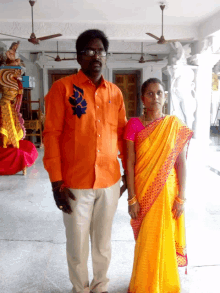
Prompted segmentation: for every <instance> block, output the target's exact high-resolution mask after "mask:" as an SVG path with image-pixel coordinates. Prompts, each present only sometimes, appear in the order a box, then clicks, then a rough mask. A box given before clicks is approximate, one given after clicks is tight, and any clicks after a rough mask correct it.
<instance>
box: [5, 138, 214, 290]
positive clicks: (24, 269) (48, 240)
mask: <svg viewBox="0 0 220 293" xmlns="http://www.w3.org/2000/svg"><path fill="white" fill-rule="evenodd" d="M197 149H198V146H196V143H194V142H192V143H191V145H190V150H189V155H188V184H187V197H188V199H187V203H186V229H187V230H186V231H187V246H188V258H189V267H188V275H185V273H184V269H180V276H181V283H182V293H186V292H187V293H218V292H220V253H219V247H220V233H219V232H220V194H219V192H220V191H219V182H220V180H219V179H220V177H219V175H218V173H217V171H219V172H220V152H218V151H217V148H215V149H213V148H212V149H211V150H210V151H209V153H208V155H209V156H208V159H207V164H206V165H208V166H210V167H211V168H212V169H213V170H214V171H213V170H210V168H207V167H206V168H205V167H204V162H203V161H202V157H203V156H202V155H200V154H199V153H198V151H197ZM42 155H43V150H42V149H40V150H39V158H38V160H37V162H36V164H35V165H34V166H32V167H31V168H29V169H28V172H27V176H23V175H22V174H21V173H20V174H17V175H14V176H1V177H0V292H1V293H58V292H62V293H68V292H69V291H70V290H71V283H70V281H69V279H68V270H67V263H66V255H65V233H64V226H63V222H62V214H61V212H60V211H59V210H58V209H57V208H56V206H55V204H54V201H53V197H52V192H51V185H50V182H49V180H48V175H47V173H46V171H45V170H44V168H43V165H42ZM215 170H217V171H215ZM126 198H127V195H126V194H124V196H123V197H122V198H121V199H120V201H119V206H118V210H117V214H116V216H115V220H114V226H113V234H112V262H111V266H110V269H109V277H110V279H111V283H110V288H109V293H126V290H127V287H128V283H129V279H130V274H131V270H132V262H133V249H134V240H133V234H132V231H131V228H130V225H129V216H128V214H127V200H126ZM89 272H90V277H91V276H92V268H91V259H89ZM161 293H163V292H161Z"/></svg>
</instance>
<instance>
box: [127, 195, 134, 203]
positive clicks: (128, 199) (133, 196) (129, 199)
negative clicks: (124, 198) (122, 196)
mask: <svg viewBox="0 0 220 293" xmlns="http://www.w3.org/2000/svg"><path fill="white" fill-rule="evenodd" d="M135 197H136V194H134V196H133V197H132V198H131V199H129V198H128V202H129V201H131V200H132V199H133V198H135Z"/></svg>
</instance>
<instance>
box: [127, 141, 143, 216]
mask: <svg viewBox="0 0 220 293" xmlns="http://www.w3.org/2000/svg"><path fill="white" fill-rule="evenodd" d="M126 149H127V170H126V172H127V187H128V199H132V198H133V197H134V196H135V188H134V167H135V161H136V155H135V149H134V142H133V141H129V140H126ZM139 211H140V206H139V203H138V202H136V203H135V204H133V205H131V206H129V207H128V212H129V215H130V216H131V218H132V219H136V218H137V216H138V213H139Z"/></svg>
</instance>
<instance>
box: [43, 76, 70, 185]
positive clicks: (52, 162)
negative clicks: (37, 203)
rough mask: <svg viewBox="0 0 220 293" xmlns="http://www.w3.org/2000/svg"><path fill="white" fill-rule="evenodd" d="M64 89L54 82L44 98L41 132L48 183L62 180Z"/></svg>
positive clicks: (59, 83)
mask: <svg viewBox="0 0 220 293" xmlns="http://www.w3.org/2000/svg"><path fill="white" fill-rule="evenodd" d="M65 91H66V90H65V87H64V85H63V84H62V83H61V82H60V81H57V82H55V83H54V84H53V85H52V87H51V89H50V91H49V93H48V94H47V95H46V97H45V108H46V119H45V126H44V132H43V142H44V158H43V162H44V167H45V169H46V170H47V172H48V173H49V177H50V181H51V182H55V181H60V180H62V169H61V155H60V136H61V134H62V132H63V125H64V117H65V99H64V98H65Z"/></svg>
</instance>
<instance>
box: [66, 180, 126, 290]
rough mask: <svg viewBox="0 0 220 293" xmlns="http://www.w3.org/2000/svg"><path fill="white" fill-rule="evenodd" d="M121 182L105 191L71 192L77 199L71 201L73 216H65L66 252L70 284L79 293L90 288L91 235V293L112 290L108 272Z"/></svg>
mask: <svg viewBox="0 0 220 293" xmlns="http://www.w3.org/2000/svg"><path fill="white" fill-rule="evenodd" d="M120 181H121V179H120V180H119V181H118V182H117V183H116V184H114V185H113V186H111V187H108V188H102V189H70V190H71V191H72V193H73V194H74V195H75V197H76V201H73V200H71V207H72V211H73V212H72V214H71V215H69V214H66V213H63V220H64V225H65V228H66V238H67V244H66V250H67V262H68V268H69V276H70V281H71V282H72V284H73V286H74V287H75V290H76V292H77V293H83V292H84V288H86V287H88V286H89V278H88V268H87V261H88V256H89V235H90V238H91V252H92V265H93V280H92V282H91V284H90V286H89V287H90V290H91V291H92V292H94V293H100V292H105V291H107V290H108V283H109V279H108V278H107V276H106V275H107V271H108V267H109V263H110V260H111V231H112V222H113V218H114V215H115V211H116V209H117V205H118V199H119V196H120Z"/></svg>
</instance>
